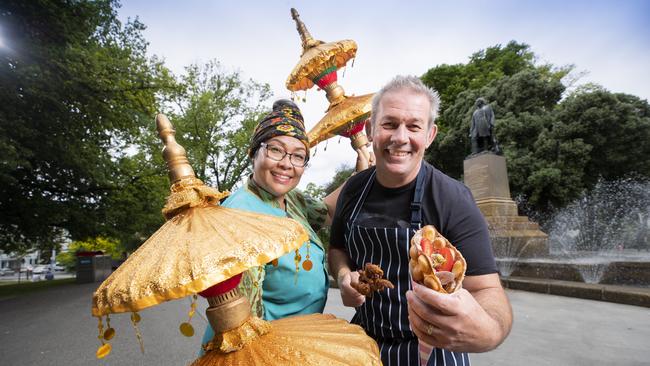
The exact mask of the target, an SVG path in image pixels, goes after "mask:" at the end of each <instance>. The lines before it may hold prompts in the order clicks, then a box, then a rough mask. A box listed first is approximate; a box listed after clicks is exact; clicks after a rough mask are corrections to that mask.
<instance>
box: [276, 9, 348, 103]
mask: <svg viewBox="0 0 650 366" xmlns="http://www.w3.org/2000/svg"><path fill="white" fill-rule="evenodd" d="M291 16H292V17H293V19H294V20H295V21H296V28H297V29H298V33H299V34H300V38H301V39H302V55H301V56H300V61H298V64H297V65H296V66H295V67H294V68H293V70H292V71H291V74H290V75H289V77H288V78H287V83H286V85H287V89H289V90H291V91H292V92H295V91H299V90H307V89H310V88H311V87H313V86H314V84H317V85H318V86H320V87H321V88H322V89H325V87H326V86H327V84H329V85H330V88H335V87H336V70H338V69H340V68H341V67H343V66H345V64H346V63H347V62H348V61H349V60H350V59H351V58H353V57H354V56H355V55H356V54H357V44H356V43H355V42H354V41H353V40H351V39H346V40H343V41H338V42H330V43H325V42H323V41H319V40H316V39H314V38H313V37H312V36H311V34H310V33H309V31H308V30H307V27H306V26H305V24H304V23H303V22H302V21H301V20H300V18H299V17H300V15H299V14H298V11H297V10H296V9H294V8H291ZM340 96H341V97H342V96H343V94H341V95H340Z"/></svg>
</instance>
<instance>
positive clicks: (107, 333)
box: [104, 328, 115, 341]
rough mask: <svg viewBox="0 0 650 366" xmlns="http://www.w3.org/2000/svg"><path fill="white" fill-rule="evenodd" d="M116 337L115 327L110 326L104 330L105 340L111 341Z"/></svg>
mask: <svg viewBox="0 0 650 366" xmlns="http://www.w3.org/2000/svg"><path fill="white" fill-rule="evenodd" d="M113 337H115V329H113V328H108V329H106V330H105V331H104V340H105V341H110V340H111V339H113Z"/></svg>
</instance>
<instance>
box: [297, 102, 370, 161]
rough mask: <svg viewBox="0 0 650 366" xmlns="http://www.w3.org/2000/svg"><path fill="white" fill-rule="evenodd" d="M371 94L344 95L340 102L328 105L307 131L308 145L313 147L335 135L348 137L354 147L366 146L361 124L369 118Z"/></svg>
mask: <svg viewBox="0 0 650 366" xmlns="http://www.w3.org/2000/svg"><path fill="white" fill-rule="evenodd" d="M373 96H374V94H366V95H362V96H359V97H345V99H344V100H343V101H342V102H341V103H339V104H337V105H335V106H330V109H329V110H328V112H327V114H326V115H325V116H324V117H323V118H322V119H321V120H320V121H318V123H317V124H316V125H315V126H314V127H313V128H312V129H311V130H309V132H308V133H307V137H308V138H309V146H310V147H314V146H316V145H318V143H320V142H322V141H325V140H327V139H329V138H332V137H334V136H336V135H340V136H345V137H349V138H350V139H351V140H352V147H354V148H355V149H357V148H361V147H364V146H366V144H367V143H368V138H367V137H366V135H365V133H364V131H363V126H364V123H365V121H366V120H368V118H370V112H371V110H372V105H371V103H372V98H373Z"/></svg>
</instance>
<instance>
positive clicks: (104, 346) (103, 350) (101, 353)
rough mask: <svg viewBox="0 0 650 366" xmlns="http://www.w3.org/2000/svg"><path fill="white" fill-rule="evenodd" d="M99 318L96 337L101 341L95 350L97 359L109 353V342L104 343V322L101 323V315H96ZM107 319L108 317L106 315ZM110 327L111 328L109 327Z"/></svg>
mask: <svg viewBox="0 0 650 366" xmlns="http://www.w3.org/2000/svg"><path fill="white" fill-rule="evenodd" d="M98 319H99V324H98V325H97V329H98V330H99V335H98V336H97V338H98V339H99V341H100V342H101V343H102V345H101V346H99V348H97V352H95V356H97V358H98V359H102V358H104V357H106V356H108V354H109V353H111V349H112V347H111V344H110V343H104V324H102V317H101V316H100V317H98ZM107 320H108V317H107ZM109 329H111V328H109ZM107 330H108V329H107Z"/></svg>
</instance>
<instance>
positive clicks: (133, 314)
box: [131, 313, 142, 324]
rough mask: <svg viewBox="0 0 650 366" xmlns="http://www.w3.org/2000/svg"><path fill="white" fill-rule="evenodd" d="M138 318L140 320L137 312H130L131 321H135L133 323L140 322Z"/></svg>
mask: <svg viewBox="0 0 650 366" xmlns="http://www.w3.org/2000/svg"><path fill="white" fill-rule="evenodd" d="M140 320H142V318H141V317H140V314H138V313H131V321H132V322H133V323H135V324H137V323H140Z"/></svg>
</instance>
